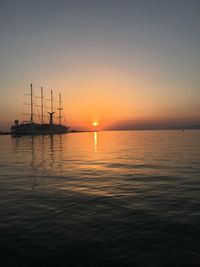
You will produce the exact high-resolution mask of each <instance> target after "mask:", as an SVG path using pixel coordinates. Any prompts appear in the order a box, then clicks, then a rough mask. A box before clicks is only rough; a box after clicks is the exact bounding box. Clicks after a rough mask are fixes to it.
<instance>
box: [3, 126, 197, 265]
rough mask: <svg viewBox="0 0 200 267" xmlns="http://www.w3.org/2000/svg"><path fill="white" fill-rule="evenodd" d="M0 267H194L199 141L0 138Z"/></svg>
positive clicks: (95, 135) (113, 136)
mask: <svg viewBox="0 0 200 267" xmlns="http://www.w3.org/2000/svg"><path fill="white" fill-rule="evenodd" d="M0 266H2V267H4V266H20V267H22V266H26V267H29V266H31V267H32V266H69V267H71V266H78V267H79V266H93V267H96V266H135V267H137V266H139V267H142V266H147V267H151V266H152V267H165V266H166V267H168V266H176V267H177V266H198V267H199V266H200V131H199V130H195V131H193V130H185V131H172V130H171V131H107V132H106V131H105V132H103V131H102V132H101V131H100V132H84V133H69V134H63V135H51V136H23V137H12V136H10V135H4V136H0Z"/></svg>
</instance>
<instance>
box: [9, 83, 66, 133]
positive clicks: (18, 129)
mask: <svg viewBox="0 0 200 267" xmlns="http://www.w3.org/2000/svg"><path fill="white" fill-rule="evenodd" d="M30 89H31V92H30V94H29V96H30V104H29V105H30V114H28V115H30V120H29V121H23V122H22V123H19V120H15V121H14V125H13V126H11V134H12V135H47V134H63V133H67V132H68V130H69V128H70V127H68V126H65V125H63V124H62V119H63V116H62V110H63V106H62V100H61V94H59V105H58V108H57V111H58V116H57V119H58V123H57V124H56V123H54V115H56V110H55V109H54V101H53V91H52V90H51V99H50V101H51V108H50V111H49V112H46V113H47V114H48V121H49V122H48V123H45V122H44V121H45V117H46V114H45V112H44V95H43V88H42V87H41V96H40V99H41V105H40V106H39V107H40V108H41V114H40V115H39V118H40V123H37V122H35V120H34V117H35V114H34V108H35V107H36V108H37V107H38V105H35V104H34V97H33V86H32V84H31V85H30ZM26 115H27V114H26Z"/></svg>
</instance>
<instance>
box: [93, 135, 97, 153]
mask: <svg viewBox="0 0 200 267" xmlns="http://www.w3.org/2000/svg"><path fill="white" fill-rule="evenodd" d="M97 145H98V136H97V132H94V152H95V153H96V152H98V150H97Z"/></svg>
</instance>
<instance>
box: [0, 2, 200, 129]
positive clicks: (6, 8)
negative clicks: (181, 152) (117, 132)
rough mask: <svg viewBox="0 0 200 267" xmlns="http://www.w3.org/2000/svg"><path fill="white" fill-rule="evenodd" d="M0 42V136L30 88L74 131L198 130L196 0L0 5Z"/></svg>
mask: <svg viewBox="0 0 200 267" xmlns="http://www.w3.org/2000/svg"><path fill="white" fill-rule="evenodd" d="M0 36H1V41H0V130H1V129H3V130H5V129H9V128H10V126H11V124H12V123H13V121H14V120H15V119H19V120H20V121H23V120H27V119H28V118H27V116H26V115H23V113H28V110H27V108H29V106H28V105H23V103H24V102H25V103H27V102H28V101H29V99H28V97H27V96H25V95H24V94H27V93H29V91H30V83H33V89H34V95H35V96H39V95H40V87H41V86H43V88H44V93H45V97H46V98H49V97H50V90H53V91H54V98H55V99H58V94H59V93H61V94H62V101H63V107H64V115H65V122H66V124H68V125H69V126H71V128H73V129H85V130H87V129H92V128H91V127H92V126H91V124H92V122H94V121H97V122H98V123H99V126H98V127H99V129H134V128H140V127H141V128H165V127H170V126H173V125H188V124H190V125H191V124H197V123H198V124H199V123H200V1H199V0H168V1H166V0H106V1H105V0H101V1H99V0H98V1H97V0H93V1H92V0H91V1H89V0H69V1H68V0H34V1H30V0H18V1H15V0H1V2H0ZM35 99H36V98H35ZM37 99H38V98H37ZM36 101H39V100H36ZM47 103H48V101H47ZM55 105H56V104H55ZM47 106H48V104H47ZM36 109H37V108H35V114H36V113H37V112H36ZM35 119H36V117H35Z"/></svg>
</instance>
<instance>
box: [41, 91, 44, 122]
mask: <svg viewBox="0 0 200 267" xmlns="http://www.w3.org/2000/svg"><path fill="white" fill-rule="evenodd" d="M41 117H42V124H43V123H44V96H43V87H41Z"/></svg>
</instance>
